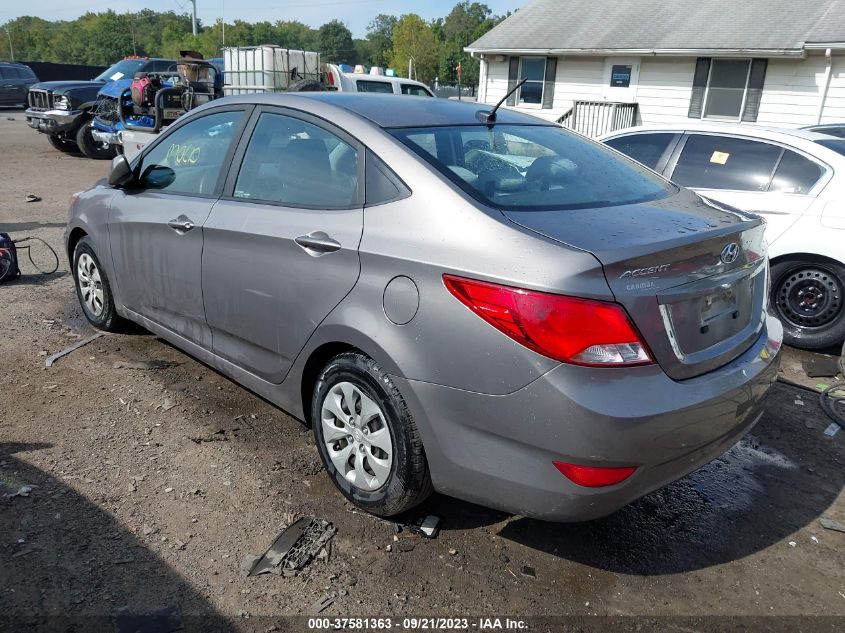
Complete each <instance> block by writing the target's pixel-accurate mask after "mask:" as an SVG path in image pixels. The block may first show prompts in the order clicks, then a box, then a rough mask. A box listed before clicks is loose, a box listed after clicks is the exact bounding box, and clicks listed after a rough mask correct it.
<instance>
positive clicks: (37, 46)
mask: <svg viewBox="0 0 845 633" xmlns="http://www.w3.org/2000/svg"><path fill="white" fill-rule="evenodd" d="M502 19H503V18H498V17H495V16H493V15H492V13H491V11H490V8H489V7H488V6H487V5H485V4H481V3H479V2H469V1H464V2H460V3H458V4H457V5H455V7H454V8H453V9H452V11H451V12H450V13H449V15H447V16H446V17H445V18H437V19H436V20H433V21H432V22H431V23H427V22H426V21H425V20H423V19H422V18H421V17H419V16H418V15H415V14H409V15H404V16H401V17H396V16H394V15H388V14H384V13H381V14H379V15H376V16H375V17H374V18H373V20H372V21H371V22H370V24H369V26H368V27H367V36H366V39H353V37H352V33H350V31H349V29H348V28H347V27H346V26H345V25H344V24H343V23H342V22H340V21H338V20H332V21H330V22H327V23H326V24H323V25H322V26H321V27H320V28H319V29H313V28H311V27H309V26H308V25H306V24H303V23H302V22H298V21H295V20H294V21H287V20H279V21H277V22H275V23H271V22H266V21H265V22H257V23H254V24H253V23H250V22H245V21H243V20H235V21H234V22H233V23H227V24H225V25H224V24H223V23H222V22H221V21H220V20H218V21H216V22H215V23H214V24H212V25H209V26H204V25H202V24H199V25H198V35H197V36H196V37H194V36H193V35H192V34H191V16H190V15H189V14H187V13H182V14H177V13H175V12H174V11H166V12H163V13H159V12H157V11H153V10H151V9H143V10H141V11H139V12H137V13H116V12H115V11H112V10H108V11H105V12H103V13H92V12H88V13H85V14H84V15H82V16H80V17H79V18H77V19H75V20H71V21H56V22H50V21H47V20H44V19H42V18H39V17H32V16H22V17H19V18H16V19H14V20H10V21H8V22H6V23H5V24H4V25H2V28H4V29H6V32H3V33H1V34H0V36H2V37H0V51H4V52H3V53H0V59H5V58H7V57H8V56H9V55H8V53H9V51H8V42H9V38H11V40H12V46H13V48H14V54H15V59H18V60H24V61H46V62H60V63H67V64H92V65H100V66H108V65H110V64H112V63H114V62H115V61H117V60H118V59H120V58H122V57H125V56H128V55H141V56H149V57H171V58H172V57H176V56H178V55H179V51H181V50H195V51H199V52H200V53H202V54H203V55H204V56H205V57H207V58H208V57H220V56H221V55H222V52H221V48H222V47H223V46H256V45H260V44H275V45H277V46H283V47H285V48H292V49H299V50H312V51H320V53H321V54H322V58H323V60H324V61H326V62H338V63H347V64H353V65H354V64H364V65H365V66H371V65H372V66H393V67H394V68H396V70H397V71H399V72H400V73H401V74H403V75H406V74H407V72H408V60H409V59H410V58H413V59H414V67H415V70H416V77H417V78H418V79H420V80H421V81H425V82H429V83H431V82H433V81H434V79H435V77H439V79H440V83H442V84H454V83H456V82H457V75H456V72H455V68H456V67H457V65H458V63H460V64H461V67H462V69H463V84H464V85H472V84H475V83H477V82H478V61H477V60H475V59H473V58H471V57H470V56H469V55H468V54H467V53H464V52H463V49H464V47H465V46H467V45H468V44H470V43H471V42H473V41H474V40H476V39H478V38H479V37H481V35H483V34H484V33H486V32H487V31H489V30H490V29H491V28H493V26H495V25H496V24H498V23H499V22H500V21H501V20H502ZM7 33H8V35H7ZM3 44H5V45H6V46H4V45H3Z"/></svg>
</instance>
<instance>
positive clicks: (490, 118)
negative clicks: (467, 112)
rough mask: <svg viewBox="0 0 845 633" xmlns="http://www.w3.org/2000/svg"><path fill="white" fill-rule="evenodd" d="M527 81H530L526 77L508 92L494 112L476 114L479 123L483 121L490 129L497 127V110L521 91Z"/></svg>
mask: <svg viewBox="0 0 845 633" xmlns="http://www.w3.org/2000/svg"><path fill="white" fill-rule="evenodd" d="M526 81H528V77H526V78H525V79H523V80H522V81H520V82H519V83H518V84H516V85H515V86H514V87H513V88H511V89H510V90H509V91H508V94H506V95H505V96H504V97H502V100H501V101H499V103H497V104H496V106H495V107H494V108H493V109H492V110H490V112H485V111H484V110H479V111H478V112H476V113H475V118H476V119H478V120H479V121H481V122H482V123H483V124H484V125H488V126H490V127H493V126H494V125H496V110H498V109H499V106H501V105H502V104H503V103H504V102H505V101H507V100H508V99H509V98H510V96H511V95H512V94H513V93H514V92H516V91H517V90H518V89H519V87H520V86H522V84H524V83H525V82H526Z"/></svg>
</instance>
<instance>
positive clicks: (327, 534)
mask: <svg viewBox="0 0 845 633" xmlns="http://www.w3.org/2000/svg"><path fill="white" fill-rule="evenodd" d="M336 532H337V528H335V527H334V526H333V525H332V524H331V523H329V522H328V521H324V520H323V519H315V518H308V517H303V518H301V519H299V520H298V521H296V522H295V523H293V524H291V525H290V526H288V527H286V528H285V529H284V530H282V532H281V533H280V534H279V535H278V536H277V537H276V539H275V540H274V541H273V544H272V545H270V547H269V548H267V551H266V552H264V554H263V555H262V556H260V557H257V558H256V560H255V562H254V564H253V565H252V567H247V559H244V561H243V564H242V567H241V572H242V573H244V575H246V576H258V575H259V574H275V575H277V576H281V575H282V574H284V575H285V576H293V575H295V574H296V573H297V572H299V571H301V570H302V569H303V568H304V567H305V566H306V565H307V564H308V563H309V562H311V560H313V559H314V558H316V557H317V556H318V555H319V554H320V552H321V551H322V550H323V549H324V548H325V547H326V546H327V545H328V542H329V540H331V538H332V537H333V536H334V535H335V533H336Z"/></svg>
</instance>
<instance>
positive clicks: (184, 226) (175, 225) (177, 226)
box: [167, 215, 194, 233]
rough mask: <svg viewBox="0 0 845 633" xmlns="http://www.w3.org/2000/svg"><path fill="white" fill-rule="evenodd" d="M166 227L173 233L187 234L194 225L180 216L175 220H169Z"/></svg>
mask: <svg viewBox="0 0 845 633" xmlns="http://www.w3.org/2000/svg"><path fill="white" fill-rule="evenodd" d="M167 226H169V227H170V228H171V229H173V230H175V231H181V232H182V233H187V232H188V231H190V230H191V229H192V228H194V223H193V222H191V221H190V220H189V219H188V218H186V217H185V216H184V215H180V216H179V217H178V218H176V219H175V220H170V222H168V223H167Z"/></svg>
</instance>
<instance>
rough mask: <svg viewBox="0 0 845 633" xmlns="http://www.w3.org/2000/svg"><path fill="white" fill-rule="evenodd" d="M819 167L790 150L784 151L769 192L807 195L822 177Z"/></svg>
mask: <svg viewBox="0 0 845 633" xmlns="http://www.w3.org/2000/svg"><path fill="white" fill-rule="evenodd" d="M823 173H824V170H823V169H822V167H821V165H819V164H818V163H815V162H813V161H811V160H809V159H807V158H804V157H803V156H801V155H799V154H796V153H795V152H792V151H790V150H786V151H785V152H784V154H783V158H782V159H781V161H780V164H779V165H778V168H777V171H776V172H775V177H774V178H772V184H771V185H769V191H781V192H783V193H807V192H809V191H810V189H812V188H813V186H814V185H815V184H816V183H817V182H818V181H819V178H821V177H822V174H823Z"/></svg>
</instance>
